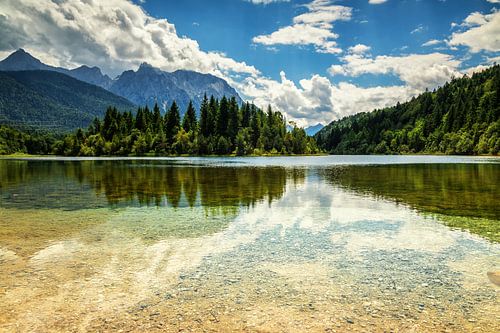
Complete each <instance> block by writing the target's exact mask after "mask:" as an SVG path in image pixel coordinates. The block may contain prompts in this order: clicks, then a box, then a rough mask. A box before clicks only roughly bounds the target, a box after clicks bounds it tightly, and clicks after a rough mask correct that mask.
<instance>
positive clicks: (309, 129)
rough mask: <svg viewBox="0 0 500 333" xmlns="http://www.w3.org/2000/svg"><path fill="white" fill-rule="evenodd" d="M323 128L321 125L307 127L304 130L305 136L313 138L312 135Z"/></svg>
mask: <svg viewBox="0 0 500 333" xmlns="http://www.w3.org/2000/svg"><path fill="white" fill-rule="evenodd" d="M323 127H325V126H323V125H322V124H316V125H314V126H309V127H306V128H304V130H305V131H306V134H307V135H309V136H313V135H314V134H316V133H318V132H319V131H320V130H321V129H322V128H323Z"/></svg>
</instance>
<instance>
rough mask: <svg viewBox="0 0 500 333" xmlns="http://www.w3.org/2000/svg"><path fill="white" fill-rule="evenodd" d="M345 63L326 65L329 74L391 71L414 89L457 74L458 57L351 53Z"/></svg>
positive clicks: (422, 87) (435, 84)
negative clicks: (371, 56)
mask: <svg viewBox="0 0 500 333" xmlns="http://www.w3.org/2000/svg"><path fill="white" fill-rule="evenodd" d="M342 60H343V61H344V65H342V66H340V67H339V65H334V66H332V67H330V68H329V72H330V74H332V75H338V74H343V75H350V76H359V75H362V74H382V75H387V74H394V75H397V76H398V77H399V78H400V79H401V80H402V81H403V82H405V83H406V84H407V85H408V86H410V87H411V88H413V89H420V90H424V89H425V88H435V87H436V86H438V85H440V84H443V83H444V82H446V81H447V80H449V79H450V77H451V76H453V75H459V74H460V73H459V72H458V70H457V68H458V67H459V65H460V61H458V60H455V59H453V57H452V56H450V55H448V54H443V53H431V54H410V55H405V56H399V57H396V56H377V57H376V58H369V57H365V56H362V55H357V54H351V55H346V56H344V57H343V58H342Z"/></svg>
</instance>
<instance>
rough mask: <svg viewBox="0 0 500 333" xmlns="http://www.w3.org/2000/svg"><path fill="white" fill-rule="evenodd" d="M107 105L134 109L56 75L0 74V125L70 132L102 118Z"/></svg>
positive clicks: (98, 90)
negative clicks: (97, 118)
mask: <svg viewBox="0 0 500 333" xmlns="http://www.w3.org/2000/svg"><path fill="white" fill-rule="evenodd" d="M110 105H113V106H116V107H119V108H121V109H122V110H132V109H134V108H135V106H134V105H133V104H132V103H131V102H129V101H128V100H126V99H124V98H122V97H119V96H116V95H114V94H112V93H110V92H109V91H106V90H104V89H102V88H100V87H97V86H94V85H91V84H88V83H85V82H83V81H79V80H77V79H74V78H72V77H70V76H67V75H65V74H61V73H58V72H54V71H40V70H36V71H16V72H0V123H6V124H11V125H16V126H28V127H35V128H51V129H58V130H71V129H75V128H78V127H86V126H88V125H89V124H90V122H91V121H92V120H93V119H94V118H95V117H96V116H97V117H103V116H104V113H105V111H106V108H107V107H108V106H110Z"/></svg>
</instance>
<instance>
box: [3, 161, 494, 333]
mask: <svg viewBox="0 0 500 333" xmlns="http://www.w3.org/2000/svg"><path fill="white" fill-rule="evenodd" d="M498 161H499V160H498V159H491V158H467V157H463V158H461V157H401V156H400V157H367V156H348V157H340V156H328V157H298V158H192V159H188V158H179V159H153V160H148V159H124V160H119V159H109V160H89V159H81V160H75V159H63V160H53V159H52V160H39V159H35V160H0V331H5V332H17V331H19V332H25V331H36V332H44V331H120V330H121V331H181V330H182V331H195V332H200V331H238V330H246V331H273V332H274V331H276V332H280V331H283V332H304V331H318V332H342V331H361V332H366V331H381V332H383V331H391V330H392V331H409V332H435V331H450V332H461V331H480V332H495V331H498V329H499V323H500V303H499V288H500V287H499V286H498V284H499V283H500V281H499V280H500V272H499V271H500V245H499V240H500V233H499V230H500V226H499V225H500V205H499V197H500V163H498ZM488 273H489V274H488ZM495 283H496V284H495Z"/></svg>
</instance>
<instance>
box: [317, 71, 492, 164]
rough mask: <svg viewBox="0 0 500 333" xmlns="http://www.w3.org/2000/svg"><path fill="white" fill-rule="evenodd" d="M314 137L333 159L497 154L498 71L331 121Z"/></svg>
mask: <svg viewBox="0 0 500 333" xmlns="http://www.w3.org/2000/svg"><path fill="white" fill-rule="evenodd" d="M315 138H316V140H317V142H318V145H319V146H320V147H321V148H322V149H324V150H326V151H328V152H330V153H332V154H399V153H444V154H493V155H495V154H498V152H499V151H500V66H499V65H495V66H493V67H491V68H488V69H486V70H484V71H483V72H481V73H476V74H474V75H473V76H472V77H467V76H465V77H463V78H457V79H453V80H452V81H451V82H449V83H447V84H445V85H444V86H443V87H441V88H439V89H437V90H435V91H433V92H425V93H423V94H421V95H420V96H418V97H416V98H413V99H412V100H411V101H409V102H407V103H404V104H399V103H398V104H397V105H396V106H393V107H389V108H385V109H381V110H375V111H373V112H369V113H359V114H356V115H353V116H349V117H345V118H343V119H340V120H337V121H334V122H332V123H330V124H329V125H328V126H326V127H325V128H323V129H322V130H321V131H319V132H318V133H317V134H316V135H315Z"/></svg>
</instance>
